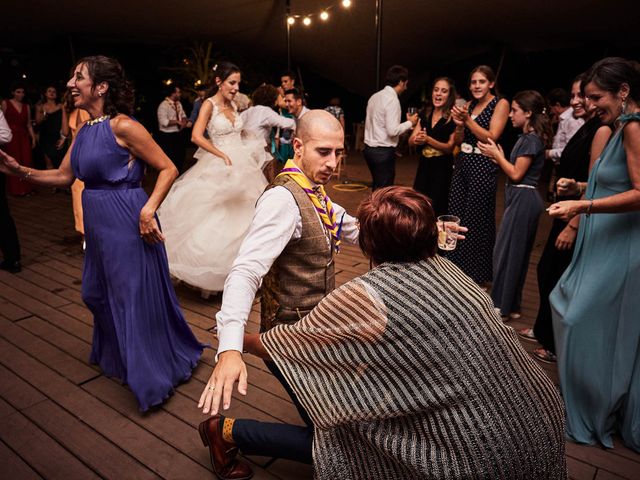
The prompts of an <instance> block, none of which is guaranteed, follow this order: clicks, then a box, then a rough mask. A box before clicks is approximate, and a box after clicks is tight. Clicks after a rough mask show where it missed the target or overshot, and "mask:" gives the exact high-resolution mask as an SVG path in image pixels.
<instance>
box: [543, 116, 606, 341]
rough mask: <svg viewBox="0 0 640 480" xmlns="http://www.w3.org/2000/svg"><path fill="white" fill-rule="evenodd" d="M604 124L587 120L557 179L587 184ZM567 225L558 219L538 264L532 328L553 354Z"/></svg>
mask: <svg viewBox="0 0 640 480" xmlns="http://www.w3.org/2000/svg"><path fill="white" fill-rule="evenodd" d="M601 126H602V122H601V121H600V119H599V118H598V117H594V118H592V119H591V120H588V121H587V122H586V123H585V124H584V125H582V127H580V129H579V130H578V131H577V132H576V133H575V134H574V135H573V137H571V139H570V140H569V143H567V145H566V146H565V147H564V150H563V151H562V156H561V157H560V165H559V166H558V170H557V172H558V178H562V177H564V178H573V179H575V180H576V181H578V182H586V181H587V179H588V177H589V159H590V157H591V142H592V141H593V137H594V136H595V134H596V132H597V131H598V129H599V128H600V127H601ZM579 198H580V197H579V196H573V197H568V196H567V197H561V198H559V200H577V199H579ZM566 226H567V222H565V221H564V220H560V219H558V218H556V219H555V220H554V221H553V224H552V226H551V231H550V232H549V238H547V244H546V245H545V247H544V251H543V252H542V257H541V258H540V262H539V263H538V270H537V271H538V292H539V293H540V307H539V309H538V316H537V318H536V323H535V325H534V327H533V333H534V335H535V336H536V338H537V339H538V342H540V344H541V345H542V346H543V347H544V348H545V349H546V350H549V351H550V352H553V353H555V342H554V340H553V326H552V320H551V306H550V305H549V294H550V293H551V291H552V290H553V288H554V287H555V286H556V283H558V280H559V279H560V277H561V276H562V274H563V273H564V271H565V270H566V269H567V267H568V266H569V264H570V263H571V258H572V257H573V247H571V248H570V249H568V250H558V249H557V248H556V239H557V238H558V235H560V233H561V232H562V230H564V228H565V227H566Z"/></svg>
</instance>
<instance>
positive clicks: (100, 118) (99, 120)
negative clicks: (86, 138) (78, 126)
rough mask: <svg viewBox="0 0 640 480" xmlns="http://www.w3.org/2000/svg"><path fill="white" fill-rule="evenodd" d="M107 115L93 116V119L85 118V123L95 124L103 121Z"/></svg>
mask: <svg viewBox="0 0 640 480" xmlns="http://www.w3.org/2000/svg"><path fill="white" fill-rule="evenodd" d="M107 118H109V115H102V116H101V117H98V118H94V119H93V120H87V125H95V124H96V123H100V122H104V121H105V120H106V119H107Z"/></svg>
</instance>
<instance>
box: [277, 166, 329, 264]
mask: <svg viewBox="0 0 640 480" xmlns="http://www.w3.org/2000/svg"><path fill="white" fill-rule="evenodd" d="M284 175H288V176H289V177H291V179H292V180H293V181H294V182H296V183H297V184H298V185H300V187H302V189H303V190H304V191H305V193H306V194H307V196H308V197H309V199H310V200H311V202H312V203H313V206H314V207H315V209H316V212H318V215H320V219H321V220H322V223H323V224H324V226H325V227H326V228H327V230H328V231H329V233H330V234H331V239H332V241H333V244H334V246H335V248H336V251H339V250H340V233H341V230H342V222H340V225H339V226H338V225H337V224H336V212H335V211H334V209H333V204H332V203H331V199H330V198H329V197H328V196H327V193H326V192H325V190H324V187H323V186H322V185H315V186H314V185H313V184H312V183H311V181H310V180H309V179H308V178H307V176H306V175H305V174H304V173H302V170H300V169H299V168H298V166H297V165H296V164H295V163H294V161H293V160H288V161H287V163H286V164H285V165H284V168H283V169H282V171H281V172H280V174H279V175H278V177H280V176H284ZM276 178H277V177H276Z"/></svg>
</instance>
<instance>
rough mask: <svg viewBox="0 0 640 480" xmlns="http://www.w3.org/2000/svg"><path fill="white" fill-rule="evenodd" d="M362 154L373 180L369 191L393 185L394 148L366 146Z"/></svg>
mask: <svg viewBox="0 0 640 480" xmlns="http://www.w3.org/2000/svg"><path fill="white" fill-rule="evenodd" d="M363 153H364V159H365V161H366V162H367V166H368V167H369V171H370V172H371V177H372V178H373V183H372V185H371V190H377V189H378V188H382V187H388V186H390V185H393V182H394V181H395V179H396V149H395V147H370V146H369V145H366V146H365V147H364V152H363Z"/></svg>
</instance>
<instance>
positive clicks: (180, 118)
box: [157, 85, 188, 172]
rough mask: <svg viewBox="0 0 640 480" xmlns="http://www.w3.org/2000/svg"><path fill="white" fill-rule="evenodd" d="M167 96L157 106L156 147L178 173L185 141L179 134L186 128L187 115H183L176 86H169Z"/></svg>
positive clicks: (182, 161) (182, 159)
mask: <svg viewBox="0 0 640 480" xmlns="http://www.w3.org/2000/svg"><path fill="white" fill-rule="evenodd" d="M166 93H167V96H166V97H165V99H164V100H163V101H162V102H161V103H160V105H158V112H157V113H158V130H159V132H158V145H160V147H161V148H162V150H163V151H164V153H166V154H167V157H169V158H170V159H171V161H172V162H173V163H174V165H175V166H176V167H177V169H178V171H179V172H182V166H183V164H184V154H185V139H184V137H183V136H182V134H181V132H182V129H184V128H185V127H186V126H187V123H188V120H187V115H186V114H185V113H184V109H183V108H182V104H181V103H180V96H181V94H182V92H181V91H180V87H178V86H177V85H169V86H168V87H167V90H166Z"/></svg>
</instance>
